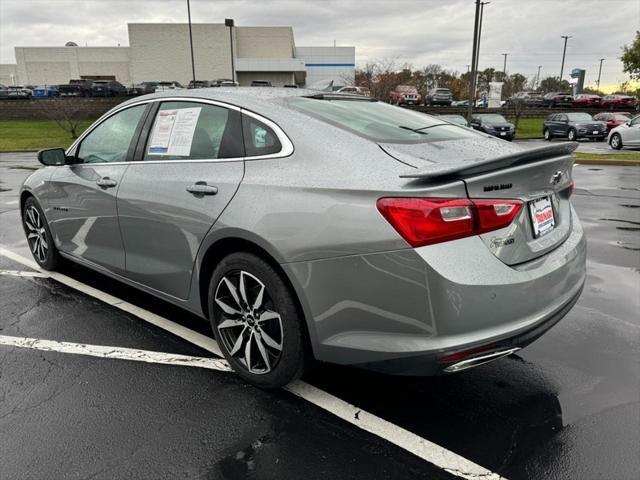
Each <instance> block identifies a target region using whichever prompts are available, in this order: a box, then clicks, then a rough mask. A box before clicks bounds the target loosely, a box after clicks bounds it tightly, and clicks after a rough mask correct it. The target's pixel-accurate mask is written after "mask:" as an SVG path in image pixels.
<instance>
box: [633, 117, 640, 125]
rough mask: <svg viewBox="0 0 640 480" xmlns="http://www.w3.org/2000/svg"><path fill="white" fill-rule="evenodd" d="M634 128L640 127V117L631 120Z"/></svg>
mask: <svg viewBox="0 0 640 480" xmlns="http://www.w3.org/2000/svg"><path fill="white" fill-rule="evenodd" d="M631 126H632V127H640V115H638V116H637V117H635V118H634V119H633V120H631Z"/></svg>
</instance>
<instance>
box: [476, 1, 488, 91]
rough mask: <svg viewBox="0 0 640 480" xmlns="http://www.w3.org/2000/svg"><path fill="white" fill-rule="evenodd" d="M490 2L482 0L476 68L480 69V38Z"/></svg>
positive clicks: (477, 73)
mask: <svg viewBox="0 0 640 480" xmlns="http://www.w3.org/2000/svg"><path fill="white" fill-rule="evenodd" d="M490 3H491V2H480V23H479V24H478V44H477V46H476V70H479V69H480V40H481V39H482V17H483V15H484V6H485V5H489V4H490ZM478 75H479V72H478V71H476V76H478ZM476 82H477V80H476Z"/></svg>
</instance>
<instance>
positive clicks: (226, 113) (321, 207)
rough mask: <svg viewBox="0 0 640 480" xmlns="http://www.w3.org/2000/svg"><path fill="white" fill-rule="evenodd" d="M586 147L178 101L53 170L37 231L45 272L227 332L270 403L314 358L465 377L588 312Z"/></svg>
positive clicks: (272, 105) (34, 211)
mask: <svg viewBox="0 0 640 480" xmlns="http://www.w3.org/2000/svg"><path fill="white" fill-rule="evenodd" d="M575 147H576V144H575V143H573V142H572V143H562V144H552V145H545V146H543V147H540V148H535V149H528V150H525V149H522V148H521V147H519V146H518V145H513V144H510V143H507V142H502V141H500V140H498V139H495V138H491V137H488V136H487V135H485V134H481V133H479V132H475V131H473V130H471V129H467V128H463V127H459V126H456V125H452V124H451V123H449V122H444V121H442V120H440V119H438V118H437V117H432V116H429V115H424V114H422V113H418V112H413V111H409V110H405V109H402V108H398V107H394V106H390V105H388V104H385V103H382V102H377V101H375V100H371V99H369V98H366V97H363V96H359V95H357V96H356V95H353V96H349V95H343V94H336V93H321V92H315V91H310V90H303V89H280V88H274V89H269V90H268V91H267V90H265V89H263V88H255V89H253V88H243V89H226V88H216V89H198V90H180V91H178V90H176V91H171V92H163V93H158V94H152V95H147V96H144V97H138V98H135V99H131V100H129V101H127V102H125V103H122V104H121V105H119V106H117V107H115V108H114V109H113V110H111V111H110V112H108V113H107V114H105V115H104V116H103V117H102V118H100V119H99V120H98V121H96V122H95V123H94V124H93V125H92V126H91V127H89V128H88V129H87V131H86V132H85V133H84V134H83V135H82V136H81V137H80V138H78V140H77V141H76V142H74V143H73V145H71V147H69V148H68V149H67V150H66V151H64V150H63V149H49V150H43V151H41V152H39V154H38V159H39V160H40V162H41V163H42V164H44V165H45V168H42V169H40V170H38V171H36V172H34V173H33V175H31V176H30V177H29V178H28V179H27V180H26V181H25V183H24V185H23V187H22V189H21V192H20V205H21V211H22V223H23V226H24V231H25V234H26V237H27V241H28V244H29V247H30V249H31V251H32V252H33V256H34V258H35V260H36V261H37V262H38V264H39V265H40V266H41V267H42V268H45V269H54V268H56V265H57V264H58V262H59V260H60V259H61V258H64V259H67V260H71V261H74V262H77V263H79V264H81V265H84V266H86V267H88V268H90V269H93V270H95V271H96V272H99V273H102V274H105V275H108V276H110V277H113V278H115V279H117V280H120V281H122V282H124V283H125V284H128V285H130V286H132V287H135V288H138V289H140V290H143V291H145V292H148V293H150V294H152V295H155V296H157V297H158V298H160V299H162V300H165V301H168V302H171V303H173V304H175V305H178V306H181V307H183V308H184V309H186V310H189V311H191V312H194V313H195V314H197V315H199V316H201V317H202V318H203V319H204V320H208V321H209V322H211V325H212V327H213V331H214V334H215V337H216V339H217V341H218V342H219V345H220V347H221V349H222V351H223V353H224V355H225V357H226V359H227V360H228V361H229V363H230V364H231V366H232V367H233V369H234V370H235V371H236V372H237V373H238V374H239V375H240V376H242V377H243V378H245V379H246V380H247V381H249V382H251V383H253V384H254V385H258V386H260V387H265V388H274V387H278V386H281V385H284V384H286V383H287V382H289V381H291V380H293V379H295V378H296V377H298V376H299V375H301V373H302V372H303V370H304V368H305V366H307V365H308V364H309V362H311V361H312V360H314V359H315V360H320V361H326V362H333V363H338V364H343V365H354V366H358V367H362V368H367V369H372V370H376V371H380V372H386V373H392V374H403V375H432V374H439V373H448V372H456V371H461V370H464V369H467V368H470V367H474V366H476V365H481V364H483V363H486V362H489V361H491V360H496V359H498V358H500V357H504V356H506V355H509V354H511V353H513V352H516V351H517V350H519V349H520V348H522V347H524V346H525V345H527V344H529V343H530V342H532V341H533V340H535V339H536V338H538V337H539V336H540V335H542V334H543V333H544V332H545V331H547V330H548V329H549V328H551V327H552V326H553V325H554V324H555V323H556V322H558V321H559V320H560V319H561V318H562V317H563V316H564V315H566V314H567V312H568V311H569V310H570V309H571V307H572V306H573V305H574V303H575V302H576V301H577V299H578V297H579V295H580V292H581V290H582V286H583V282H584V279H585V255H586V247H585V237H584V235H583V230H582V227H581V225H580V222H579V220H578V217H577V216H576V213H575V211H574V209H573V207H572V205H571V202H570V196H571V193H572V190H573V181H572V166H573V157H572V151H573V150H574V149H575Z"/></svg>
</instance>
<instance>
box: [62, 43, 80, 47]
mask: <svg viewBox="0 0 640 480" xmlns="http://www.w3.org/2000/svg"><path fill="white" fill-rule="evenodd" d="M64 46H65V47H77V46H78V44H77V43H76V42H67V43H65V44H64Z"/></svg>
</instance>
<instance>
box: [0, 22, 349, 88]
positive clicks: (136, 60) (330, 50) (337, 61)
mask: <svg viewBox="0 0 640 480" xmlns="http://www.w3.org/2000/svg"><path fill="white" fill-rule="evenodd" d="M192 32H193V50H194V59H195V62H194V63H195V73H196V79H197V80H214V79H218V78H232V65H233V68H234V70H235V78H236V80H237V81H238V82H239V83H240V85H249V84H250V83H251V81H252V80H270V81H271V82H272V84H273V85H275V86H283V85H288V84H297V85H299V86H304V85H312V84H314V83H317V82H321V81H322V82H329V81H331V80H333V81H334V84H335V85H348V84H351V83H352V82H353V79H354V72H355V47H296V45H295V42H294V37H293V28H292V27H227V26H225V25H224V24H214V23H196V24H192ZM128 33H129V46H128V47H120V46H117V47H88V46H87V47H82V46H77V45H75V44H72V42H69V44H71V46H61V47H15V56H16V63H15V64H2V65H0V83H2V84H5V85H14V84H15V85H19V84H22V85H42V84H50V85H55V84H62V83H68V82H69V80H70V79H80V78H86V79H113V80H117V81H119V82H120V83H122V84H124V85H131V84H134V83H140V82H144V81H162V80H175V81H178V82H180V83H182V84H183V85H186V84H188V83H189V81H190V80H191V79H192V71H191V54H190V48H189V27H188V25H187V24H186V23H130V24H128ZM69 44H68V45H69ZM232 50H233V62H232V54H231V51H232Z"/></svg>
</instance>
